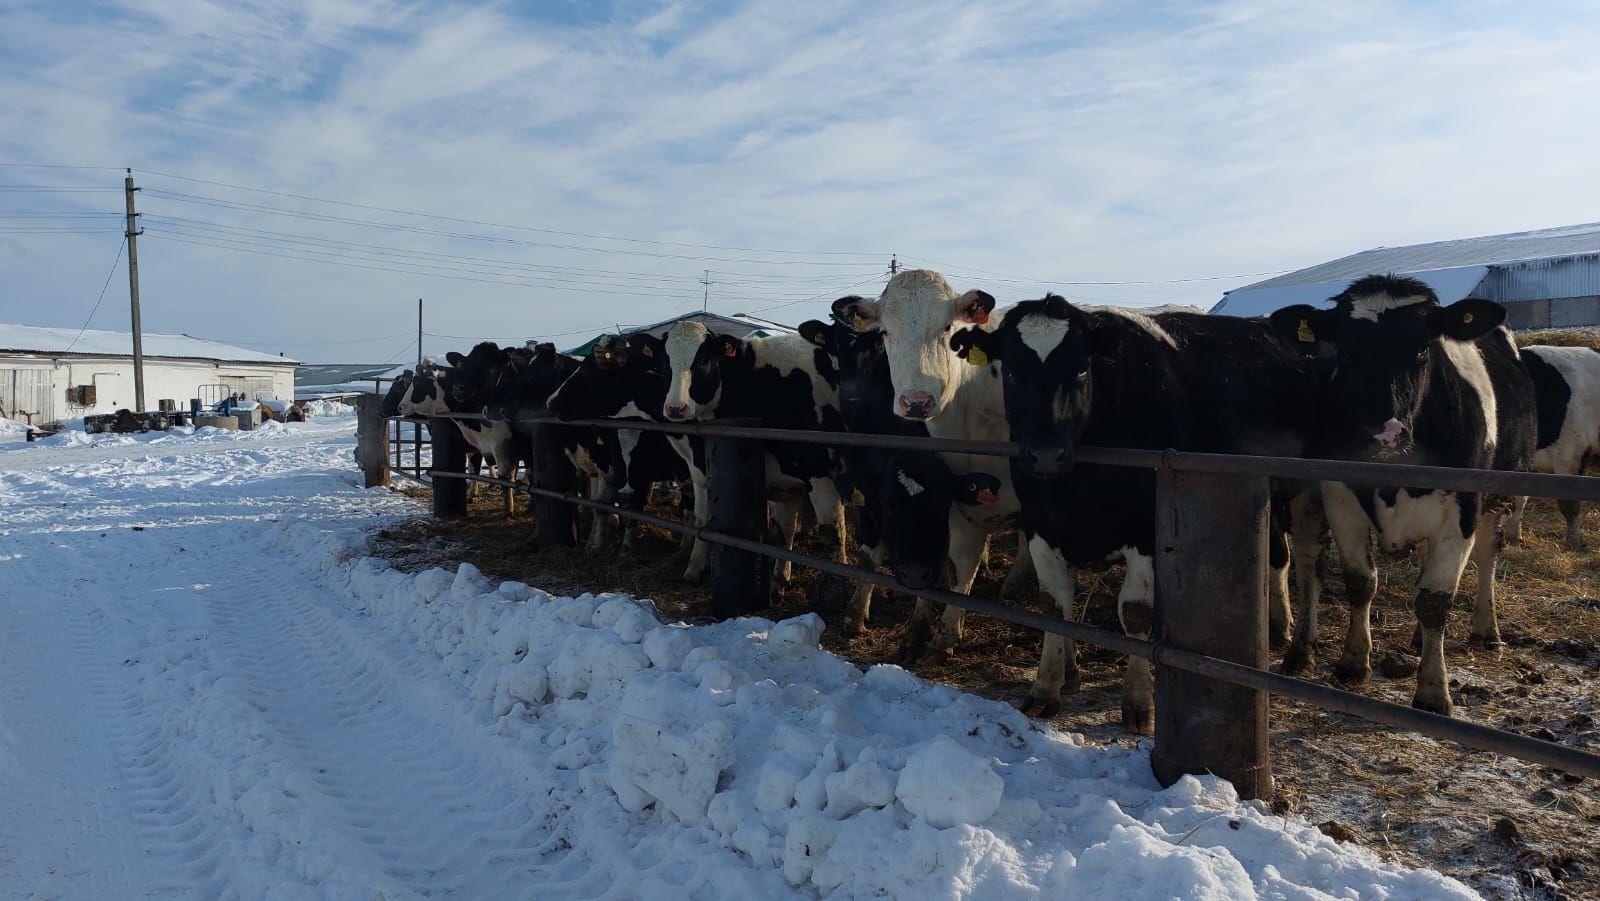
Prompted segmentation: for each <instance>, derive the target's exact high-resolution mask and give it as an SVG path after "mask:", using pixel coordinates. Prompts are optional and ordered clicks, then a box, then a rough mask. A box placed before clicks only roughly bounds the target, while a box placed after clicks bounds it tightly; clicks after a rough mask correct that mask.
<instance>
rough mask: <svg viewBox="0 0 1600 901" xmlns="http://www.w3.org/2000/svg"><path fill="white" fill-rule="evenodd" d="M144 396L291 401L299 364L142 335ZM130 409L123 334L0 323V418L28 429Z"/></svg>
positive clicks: (148, 401) (128, 343) (153, 402)
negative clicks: (29, 426)
mask: <svg viewBox="0 0 1600 901" xmlns="http://www.w3.org/2000/svg"><path fill="white" fill-rule="evenodd" d="M143 343H144V348H143V350H144V399H145V406H146V407H149V408H150V409H152V410H154V409H157V408H158V407H159V406H160V402H161V401H162V400H171V401H173V402H174V404H175V405H176V408H177V409H180V410H186V409H188V408H189V400H190V399H191V398H197V397H198V398H201V399H205V400H220V399H221V398H222V397H223V396H227V395H233V394H242V395H243V396H244V397H246V398H248V399H251V400H255V399H269V398H282V399H291V398H293V397H294V370H295V367H296V366H298V365H299V361H297V360H291V359H288V358H287V357H281V356H273V355H271V354H265V353H261V352H260V351H255V350H248V349H246V348H243V347H235V346H233V345H231V344H221V343H219V342H216V341H207V340H204V339H202V338H191V337H190V336H188V335H161V334H153V333H150V332H146V333H145V334H144V342H143ZM133 406H134V393H133V335H132V333H130V332H107V331H88V330H86V331H84V332H83V333H82V335H79V333H78V330H77V329H71V328H39V327H36V326H29V325H7V324H4V323H0V418H9V419H14V420H17V421H19V422H26V423H31V424H33V425H41V426H42V425H45V424H47V423H51V422H58V421H61V420H66V419H72V418H74V417H79V416H88V415H91V414H96V413H115V412H116V411H118V410H121V409H124V408H127V409H132V408H133Z"/></svg>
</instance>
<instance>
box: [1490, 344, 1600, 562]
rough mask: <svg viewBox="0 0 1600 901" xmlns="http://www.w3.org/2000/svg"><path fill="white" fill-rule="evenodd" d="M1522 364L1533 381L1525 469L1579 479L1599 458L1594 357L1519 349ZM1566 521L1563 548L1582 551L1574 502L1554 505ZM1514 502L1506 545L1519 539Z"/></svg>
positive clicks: (1524, 502) (1597, 355) (1598, 379)
mask: <svg viewBox="0 0 1600 901" xmlns="http://www.w3.org/2000/svg"><path fill="white" fill-rule="evenodd" d="M1521 353H1522V365H1523V366H1524V367H1526V368H1527V370H1528V375H1529V376H1530V377H1532V379H1533V393H1534V400H1535V406H1536V407H1537V410H1538V438H1537V440H1536V443H1535V445H1534V451H1533V459H1532V460H1531V461H1530V465H1529V468H1530V469H1532V470H1533V471H1534V472H1550V473H1555V474H1557V475H1580V474H1582V472H1583V470H1584V467H1585V465H1586V464H1587V463H1588V462H1589V461H1590V460H1591V459H1594V457H1595V455H1596V454H1600V352H1596V351H1593V350H1590V349H1589V348H1587V347H1549V346H1546V345H1534V346H1531V347H1524V348H1522V350H1521ZM1556 504H1557V506H1559V507H1560V508H1561V515H1562V516H1564V517H1566V520H1567V549H1568V550H1570V551H1580V550H1583V535H1582V533H1581V531H1580V530H1579V519H1578V515H1579V512H1580V511H1579V507H1578V502H1577V501H1567V500H1563V501H1557V502H1556ZM1527 506H1528V499H1527V498H1525V497H1519V498H1517V500H1516V509H1515V510H1513V511H1512V513H1511V519H1510V520H1509V521H1507V522H1506V541H1507V542H1508V543H1509V542H1517V541H1521V540H1522V512H1523V510H1524V509H1525V508H1526V507H1527Z"/></svg>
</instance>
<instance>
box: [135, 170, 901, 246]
mask: <svg viewBox="0 0 1600 901" xmlns="http://www.w3.org/2000/svg"><path fill="white" fill-rule="evenodd" d="M142 171H143V172H144V174H146V175H155V176H159V177H161V178H173V179H177V180H179V181H187V182H194V183H196V184H203V185H214V186H216V187H220V188H232V189H234V190H237V191H251V192H254V193H257V194H270V195H272V196H274V197H290V198H293V199H295V200H309V201H311V202H313V203H326V204H331V205H334V206H342V207H349V208H351V209H358V210H371V211H373V212H378V213H393V214H396V215H400V216H416V217H418V218H423V219H438V220H440V221H443V222H459V223H462V224H464V225H483V226H488V227H490V228H507V229H515V230H517V231H525V232H534V233H537V234H544V235H561V236H563V237H569V238H588V239H590V240H596V241H619V242H624V243H628V244H650V245H654V246H658V247H687V248H694V249H699V250H731V251H736V252H739V253H767V254H774V255H786V254H792V255H796V256H862V257H867V256H872V257H881V256H883V254H881V253H869V252H867V251H857V250H814V251H812V250H773V249H770V248H760V247H732V246H728V245H724V244H693V243H688V242H683V241H659V240H651V239H647V238H626V237H621V236H618V235H597V234H589V233H585V232H572V231H562V230H560V229H554V228H538V227H535V226H531V225H512V224H509V223H504V222H489V221H485V220H482V219H469V218H463V217H459V216H446V215H443V214H439V213H423V212H419V211H417V210H402V209H395V208H393V207H383V206H372V205H370V204H365V203H352V202H350V201H347V200H330V199H328V198H325V197H312V196H310V195H307V194H294V193H291V192H288V191H273V190H269V189H267V188H252V187H248V186H245V185H236V184H230V183H228V182H224V181H212V180H210V179H205V178H195V177H192V176H187V175H174V174H172V173H168V172H152V171H149V170H142Z"/></svg>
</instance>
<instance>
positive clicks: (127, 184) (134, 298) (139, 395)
mask: <svg viewBox="0 0 1600 901" xmlns="http://www.w3.org/2000/svg"><path fill="white" fill-rule="evenodd" d="M127 172H128V176H127V177H126V178H124V179H123V180H122V192H123V194H125V195H127V199H128V232H127V237H128V301H129V303H131V304H132V306H133V411H134V412H135V413H143V412H144V333H143V331H142V330H141V328H140V326H139V235H140V234H141V233H142V232H143V229H141V228H139V214H138V212H136V211H135V210H134V208H133V192H135V191H137V190H139V189H138V188H135V187H134V186H133V170H132V169H128V170H127Z"/></svg>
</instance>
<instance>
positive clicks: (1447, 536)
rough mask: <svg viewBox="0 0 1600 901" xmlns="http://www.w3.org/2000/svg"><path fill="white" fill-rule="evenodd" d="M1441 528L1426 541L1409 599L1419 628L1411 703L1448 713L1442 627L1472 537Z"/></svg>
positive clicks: (1421, 707) (1435, 711)
mask: <svg viewBox="0 0 1600 901" xmlns="http://www.w3.org/2000/svg"><path fill="white" fill-rule="evenodd" d="M1443 531H1444V534H1442V535H1435V536H1434V537H1433V538H1431V539H1429V541H1428V544H1429V546H1430V547H1429V551H1428V562H1427V565H1425V566H1424V567H1423V569H1422V580H1421V584H1420V585H1419V586H1418V588H1417V597H1416V600H1415V601H1414V602H1413V609H1414V610H1415V611H1416V614H1417V625H1418V626H1419V627H1420V628H1421V630H1422V660H1421V662H1420V663H1419V664H1418V665H1417V693H1416V696H1415V697H1413V698H1412V699H1411V706H1412V707H1416V708H1417V709H1419V710H1429V711H1432V712H1434V713H1438V714H1441V715H1444V716H1449V715H1450V707H1451V704H1450V689H1449V687H1448V686H1449V680H1450V673H1449V671H1448V669H1447V667H1446V666H1445V662H1444V626H1445V620H1446V619H1448V618H1449V615H1450V601H1451V599H1452V598H1454V597H1455V593H1456V587H1457V586H1458V585H1460V584H1461V571H1462V570H1463V569H1465V568H1466V565H1467V558H1468V557H1469V556H1470V555H1471V554H1472V545H1473V539H1472V536H1471V535H1462V534H1461V533H1460V530H1459V528H1455V529H1450V528H1447V529H1445V530H1443ZM1480 578H1481V576H1480Z"/></svg>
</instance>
